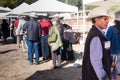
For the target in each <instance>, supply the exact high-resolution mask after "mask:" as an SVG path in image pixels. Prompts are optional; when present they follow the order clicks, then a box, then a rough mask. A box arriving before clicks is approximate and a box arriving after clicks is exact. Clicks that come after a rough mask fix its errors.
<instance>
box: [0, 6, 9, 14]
mask: <svg viewBox="0 0 120 80" xmlns="http://www.w3.org/2000/svg"><path fill="white" fill-rule="evenodd" d="M9 11H11V10H8V9H7V8H4V7H1V6H0V13H4V12H9Z"/></svg>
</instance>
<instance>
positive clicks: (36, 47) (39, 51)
mask: <svg viewBox="0 0 120 80" xmlns="http://www.w3.org/2000/svg"><path fill="white" fill-rule="evenodd" d="M4 22H5V21H4ZM11 26H12V27H13V30H12V34H13V35H12V37H13V40H14V42H15V43H16V44H17V47H18V50H20V51H21V53H28V60H29V64H30V65H33V64H36V65H38V64H39V63H40V62H41V61H48V60H50V59H51V58H52V61H53V66H52V67H51V68H52V69H55V68H60V67H61V60H74V51H73V49H72V44H76V43H77V42H78V39H77V37H76V34H75V33H74V32H73V31H72V29H71V26H69V25H68V24H65V23H64V19H63V17H60V18H58V17H56V18H49V17H47V16H36V13H34V12H33V13H30V15H29V16H18V17H17V18H16V20H15V21H13V22H12V25H11ZM9 27H10V25H9V24H6V25H5V26H3V23H2V24H1V31H2V29H4V28H5V29H7V30H8V31H4V32H9ZM53 31H54V32H56V34H57V39H56V41H55V42H52V43H49V42H48V38H49V37H50V36H51V35H52V34H54V33H52V32H53ZM4 32H1V33H2V36H3V37H4V35H3V33H4ZM69 33H70V34H69ZM6 40H7V37H6V36H5V38H4V39H3V41H4V42H6ZM34 55H35V56H34ZM34 58H35V62H34ZM40 58H42V59H41V61H40ZM56 60H57V62H56ZM57 63H58V64H57Z"/></svg>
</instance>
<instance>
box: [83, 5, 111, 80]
mask: <svg viewBox="0 0 120 80" xmlns="http://www.w3.org/2000/svg"><path fill="white" fill-rule="evenodd" d="M87 20H91V21H92V23H93V25H92V28H91V29H90V31H89V33H88V35H87V38H86V42H85V47H84V56H83V62H82V80H111V77H110V75H111V72H110V69H111V66H110V65H111V60H110V55H109V53H108V50H107V49H106V47H105V43H106V41H107V39H106V37H105V35H104V32H103V30H102V29H105V28H107V26H108V22H109V16H108V10H107V9H105V8H102V7H99V8H96V9H94V10H92V11H91V12H90V13H89V15H88V18H87Z"/></svg>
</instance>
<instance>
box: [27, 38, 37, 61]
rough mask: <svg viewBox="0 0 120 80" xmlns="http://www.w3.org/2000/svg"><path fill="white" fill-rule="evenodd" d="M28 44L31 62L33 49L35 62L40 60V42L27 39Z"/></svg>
mask: <svg viewBox="0 0 120 80" xmlns="http://www.w3.org/2000/svg"><path fill="white" fill-rule="evenodd" d="M27 45H28V58H29V61H30V62H33V54H34V53H33V50H34V51H35V62H36V63H38V62H39V50H38V48H39V47H38V42H35V41H31V40H27Z"/></svg>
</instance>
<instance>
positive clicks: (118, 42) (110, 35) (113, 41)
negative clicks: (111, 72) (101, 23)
mask: <svg viewBox="0 0 120 80" xmlns="http://www.w3.org/2000/svg"><path fill="white" fill-rule="evenodd" d="M114 22H115V25H113V26H110V27H109V28H108V31H107V33H106V37H107V39H108V40H109V41H110V55H111V57H112V61H113V62H112V67H115V63H114V60H113V59H115V57H117V64H116V65H117V66H116V70H117V71H116V74H117V75H120V11H118V12H116V13H115V20H114ZM117 77H119V79H120V76H117Z"/></svg>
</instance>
